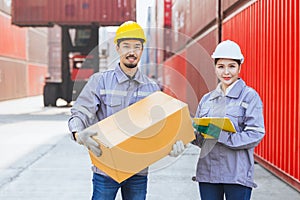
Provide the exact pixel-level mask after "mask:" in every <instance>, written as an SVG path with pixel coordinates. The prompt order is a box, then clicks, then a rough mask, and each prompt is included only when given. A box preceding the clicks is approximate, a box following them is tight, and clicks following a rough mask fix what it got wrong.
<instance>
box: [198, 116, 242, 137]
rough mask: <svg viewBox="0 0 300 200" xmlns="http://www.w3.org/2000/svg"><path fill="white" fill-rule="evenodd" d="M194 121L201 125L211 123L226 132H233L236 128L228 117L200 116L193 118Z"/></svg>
mask: <svg viewBox="0 0 300 200" xmlns="http://www.w3.org/2000/svg"><path fill="white" fill-rule="evenodd" d="M193 120H194V123H195V124H197V125H201V126H208V124H213V125H216V126H218V127H219V128H220V129H222V130H224V131H228V132H232V133H235V132H236V130H235V128H234V126H233V123H232V122H231V121H230V119H229V118H228V117H202V118H194V119H193Z"/></svg>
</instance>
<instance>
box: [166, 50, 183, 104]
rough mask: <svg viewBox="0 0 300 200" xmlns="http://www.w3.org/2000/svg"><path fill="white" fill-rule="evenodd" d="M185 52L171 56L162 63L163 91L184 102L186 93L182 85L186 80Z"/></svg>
mask: <svg viewBox="0 0 300 200" xmlns="http://www.w3.org/2000/svg"><path fill="white" fill-rule="evenodd" d="M185 58H186V53H185V52H182V53H180V54H176V55H174V56H172V58H170V59H168V60H167V61H166V62H165V63H164V74H165V77H164V78H165V79H164V82H163V85H164V91H165V92H166V93H167V94H169V95H172V96H174V97H176V98H178V99H180V100H181V101H184V102H186V94H185V92H186V91H185V89H184V86H185V85H186V84H187V80H186V78H185V77H186V60H185Z"/></svg>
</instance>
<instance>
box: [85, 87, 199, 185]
mask: <svg viewBox="0 0 300 200" xmlns="http://www.w3.org/2000/svg"><path fill="white" fill-rule="evenodd" d="M88 129H92V130H96V131H97V132H98V135H97V136H95V137H94V138H95V139H96V140H97V141H98V142H99V143H100V145H101V149H102V152H103V153H102V156H100V157H96V156H94V155H93V154H92V153H91V152H90V157H91V160H92V163H93V164H94V165H95V166H97V167H98V168H99V169H101V170H102V171H104V172H105V173H106V174H108V175H109V176H110V177H112V178H113V179H114V180H116V181H117V182H119V183H120V182H122V181H124V180H126V179H127V178H129V177H131V176H132V175H134V174H136V173H138V172H140V171H141V170H143V169H145V168H146V167H148V166H149V165H151V164H153V163H154V162H156V161H158V160H159V159H161V158H163V157H165V156H167V155H168V154H169V153H170V151H171V150H172V145H173V144H174V143H175V142H176V141H177V140H182V141H183V143H184V144H187V143H189V142H190V141H192V140H193V139H194V138H195V136H194V130H193V127H192V121H191V118H190V114H189V110H188V106H187V104H185V103H183V102H181V101H179V100H177V99H175V98H173V97H171V96H168V95H166V94H165V93H163V92H155V93H153V94H151V95H149V96H148V97H146V98H144V99H143V100H141V101H139V102H137V103H135V104H133V105H131V106H129V107H128V108H126V109H123V110H121V111H119V112H117V113H115V114H114V115H112V116H110V117H108V118H106V119H104V120H102V121H100V122H98V123H97V124H95V125H93V126H91V127H89V128H88Z"/></svg>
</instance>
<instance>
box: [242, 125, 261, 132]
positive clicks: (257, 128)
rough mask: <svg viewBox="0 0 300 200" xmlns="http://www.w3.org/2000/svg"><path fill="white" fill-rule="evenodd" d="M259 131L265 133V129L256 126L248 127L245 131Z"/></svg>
mask: <svg viewBox="0 0 300 200" xmlns="http://www.w3.org/2000/svg"><path fill="white" fill-rule="evenodd" d="M248 130H250V131H258V132H262V133H264V132H265V129H264V128H261V127H254V126H246V127H245V131H248Z"/></svg>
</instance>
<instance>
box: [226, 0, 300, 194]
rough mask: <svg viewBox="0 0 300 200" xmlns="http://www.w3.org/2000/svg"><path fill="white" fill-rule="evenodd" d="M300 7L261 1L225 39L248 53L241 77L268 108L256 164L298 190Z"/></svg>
mask: <svg viewBox="0 0 300 200" xmlns="http://www.w3.org/2000/svg"><path fill="white" fill-rule="evenodd" d="M299 7H300V3H299V1H298V0H286V1H282V0H273V1H263V0H261V1H257V2H256V3H254V4H252V5H251V6H250V7H248V8H247V9H245V10H243V11H242V12H240V13H238V14H237V15H235V16H234V17H233V18H231V19H229V20H228V21H226V22H225V23H224V25H223V39H232V40H235V41H237V42H238V43H239V44H240V45H241V48H242V50H243V53H244V56H245V63H244V64H243V65H244V66H243V67H242V73H241V76H242V77H243V78H244V79H245V80H246V82H247V83H248V84H249V85H250V86H252V87H253V88H255V89H256V90H257V91H258V93H259V94H260V96H261V98H262V100H263V103H264V117H265V126H266V136H265V138H264V139H263V141H262V142H261V144H260V145H259V146H258V147H257V148H256V151H255V153H256V160H257V161H258V162H259V163H260V164H262V165H264V166H265V167H266V168H268V169H269V170H270V171H272V172H273V173H275V174H276V175H278V176H279V177H280V178H282V179H283V180H285V181H286V182H287V183H289V184H290V185H292V186H293V187H294V188H296V189H297V190H298V191H300V166H299V163H300V147H299V144H300V126H299V124H300V123H299V122H300V114H299V102H300V90H299V88H300V82H299V75H300V70H299V67H298V66H299V63H300V46H299V43H300V31H299V30H300V27H299V26H300V18H299V12H300V8H299ZM237 30H238V31H237Z"/></svg>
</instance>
